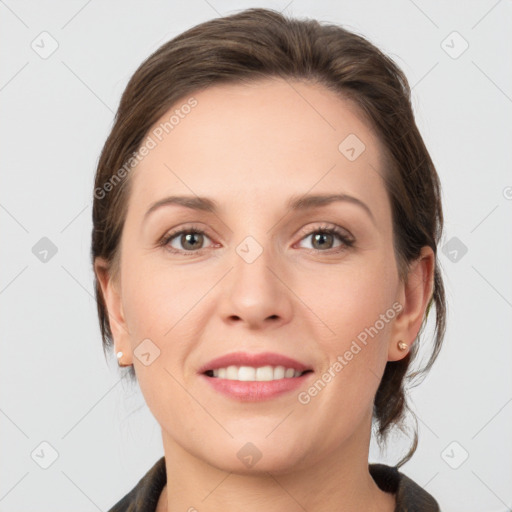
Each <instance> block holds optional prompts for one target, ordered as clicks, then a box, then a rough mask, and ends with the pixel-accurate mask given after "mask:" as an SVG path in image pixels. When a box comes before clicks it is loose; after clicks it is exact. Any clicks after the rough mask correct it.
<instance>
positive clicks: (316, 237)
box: [302, 226, 354, 252]
mask: <svg viewBox="0 0 512 512" xmlns="http://www.w3.org/2000/svg"><path fill="white" fill-rule="evenodd" d="M310 237H313V238H312V246H313V247H312V249H311V250H313V251H320V252H327V251H329V250H330V249H333V248H335V249H337V251H334V252H340V251H343V250H345V249H347V248H349V247H352V246H353V245H354V239H353V238H352V237H351V236H350V235H348V233H347V232H346V231H344V230H342V229H341V228H339V227H337V226H321V227H319V228H316V229H315V230H313V231H310V232H309V233H308V234H307V235H306V236H305V237H303V238H302V240H306V239H308V238H310ZM336 238H337V239H338V240H339V241H340V242H341V243H340V244H339V245H338V246H337V247H334V246H333V244H334V241H335V240H336Z"/></svg>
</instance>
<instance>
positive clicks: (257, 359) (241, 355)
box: [198, 352, 313, 373]
mask: <svg viewBox="0 0 512 512" xmlns="http://www.w3.org/2000/svg"><path fill="white" fill-rule="evenodd" d="M228 366H252V367H254V368H258V367H261V366H284V367H285V368H293V369H294V370H297V371H300V372H305V371H308V370H309V371H312V370H313V369H312V368H311V366H308V365H306V364H304V363H301V362H300V361H297V360H295V359H292V358H291V357H288V356H284V355H281V354H277V353H274V352H263V353H260V354H250V353H248V352H232V353H231V354H226V355H223V356H221V357H217V358H215V359H212V360H211V361H209V362H207V363H206V364H204V365H202V366H201V367H200V368H199V370H198V373H206V372H210V371H212V370H216V369H218V368H226V367H228Z"/></svg>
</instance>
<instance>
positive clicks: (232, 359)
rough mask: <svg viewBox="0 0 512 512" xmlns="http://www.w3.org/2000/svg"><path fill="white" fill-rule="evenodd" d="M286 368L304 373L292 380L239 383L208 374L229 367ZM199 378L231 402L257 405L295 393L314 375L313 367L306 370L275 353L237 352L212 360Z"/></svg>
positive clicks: (303, 365)
mask: <svg viewBox="0 0 512 512" xmlns="http://www.w3.org/2000/svg"><path fill="white" fill-rule="evenodd" d="M231 365H234V366H252V367H254V368H257V367H260V366H284V367H285V368H293V369H294V370H299V371H301V372H304V371H306V370H310V371H309V372H307V373H304V374H303V375H301V376H300V377H290V378H283V379H277V380H271V381H237V380H230V379H221V378H218V377H210V376H209V375H207V374H206V372H208V373H211V372H210V370H215V369H217V368H227V367H228V366H231ZM198 371H199V373H200V377H201V378H202V379H204V380H205V381H206V382H207V383H208V384H209V385H210V386H212V388H213V389H214V390H216V391H218V392H220V393H222V394H224V395H227V396H228V397H230V398H234V399H236V400H239V401H241V402H258V401H262V400H268V399H270V398H274V397H277V396H279V395H282V394H284V393H288V392H290V391H293V390H295V389H297V388H299V387H301V386H303V385H304V383H305V381H308V380H309V379H310V378H311V376H312V375H313V371H312V368H311V367H308V366H306V365H305V364H303V363H300V362H299V361H296V360H295V359H292V358H290V357H287V356H283V355H280V354H275V353H272V352H264V353H261V354H249V353H247V352H234V353H231V354H226V355H224V356H222V357H218V358H216V359H213V360H212V361H210V362H208V363H206V364H205V365H203V366H202V367H201V368H200V369H199V370H198Z"/></svg>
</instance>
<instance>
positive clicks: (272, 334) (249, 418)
mask: <svg viewBox="0 0 512 512" xmlns="http://www.w3.org/2000/svg"><path fill="white" fill-rule="evenodd" d="M192 96H193V98H195V100H196V101H197V104H195V106H194V107H193V108H184V109H181V107H182V105H185V104H187V100H189V98H184V99H183V101H182V102H180V103H179V104H176V105H175V106H174V107H173V108H172V109H171V110H170V111H169V112H168V113H167V114H166V115H165V116H163V117H162V119H161V120H160V121H159V122H158V123H156V124H155V125H154V127H153V128H152V130H150V132H149V133H148V135H149V136H150V137H151V138H152V139H153V142H154V143H156V145H155V144H153V143H150V144H148V147H150V146H154V145H155V147H153V148H152V149H150V150H149V151H148V152H147V154H146V155H145V156H144V157H143V159H142V161H141V162H140V163H139V164H138V166H137V168H136V169H135V170H134V171H132V175H131V176H130V179H131V180H132V183H131V186H132V187H131V191H130V197H129V202H128V211H127V216H126V221H125V224H124V230H123V235H122V241H121V246H120V250H121V263H120V282H119V286H118V288H114V287H112V286H111V284H112V283H109V284H108V286H107V288H108V289H107V288H105V292H106V295H107V304H108V307H109V314H110V315H111V317H113V320H111V325H112V329H113V333H114V339H115V342H116V350H122V351H123V353H124V361H125V362H132V363H133V364H134V367H135V371H136V374H137V379H138V382H139V384H140V388H141V390H142V393H143V395H144V397H145V399H146V402H147V404H148V406H149V408H150V410H151V412H152V413H153V415H154V416H155V418H156V419H157V421H158V422H159V424H160V425H161V427H162V434H163V439H164V446H165V447H166V448H167V449H176V450H178V449H184V450H186V451H187V452H188V453H189V454H192V455H193V456H196V457H198V458H199V459H202V460H204V461H207V462H208V463H210V464H212V465H214V466H216V467H220V468H222V469H224V470H229V471H237V472H243V471H248V468H249V467H250V465H251V463H248V461H249V458H250V457H251V456H252V458H253V459H252V460H253V461H256V464H255V468H256V469H261V470H270V469H272V470H274V471H278V470H281V471H286V470H288V469H291V468H295V469H297V468H300V467H306V466H307V465H311V464H314V463H315V462H317V461H320V460H325V459H326V458H328V457H331V456H335V454H336V452H337V451H340V450H342V449H346V448H347V447H348V446H356V445H358V446H360V447H364V446H366V447H367V446H368V443H369V426H370V421H371V415H372V407H373V399H374V396H375V393H376V390H377V388H378V385H379V382H380V379H381V377H382V374H383V371H384V368H385V365H386V362H387V361H388V360H391V359H399V358H400V357H403V355H401V354H400V355H399V354H398V353H397V349H395V347H396V343H397V341H398V340H399V339H400V338H399V337H397V334H402V335H403V334H404V330H405V329H406V328H405V327H404V326H402V327H401V328H402V329H403V330H402V331H400V332H399V330H398V326H399V325H401V324H400V322H399V321H397V320H396V319H397V316H398V313H399V311H400V309H401V308H402V306H403V302H404V300H405V298H406V297H405V295H404V288H403V285H402V284H401V283H400V282H399V279H398V273H397V268H396V261H395V258H394V251H393V238H392V220H391V209H390V202H389V200H388V197H387V194H386V189H385V185H384V181H383V175H384V173H385V170H384V168H383V165H382V153H381V150H382V148H381V146H380V143H379V141H378V139H377V138H376V136H375V134H374V133H373V131H372V130H371V129H370V128H369V127H368V126H367V125H366V124H365V122H364V121H363V120H362V119H361V117H360V116H359V115H358V113H357V111H356V110H355V108H354V107H353V106H351V105H350V104H349V103H348V102H346V101H345V100H342V99H340V98H338V97H337V96H336V95H335V94H334V93H333V92H331V91H329V90H327V89H325V88H324V87H322V86H320V85H317V84H310V83H308V84H306V83H302V82H297V81H290V82H289V83H287V82H286V81H284V80H266V81H262V82H254V83H252V84H251V85H221V86H215V87H212V88H210V89H206V90H203V91H200V92H198V93H196V94H194V95H192ZM189 104H192V103H189ZM176 109H178V110H179V112H180V115H178V118H179V121H178V122H176V119H177V118H174V121H173V125H172V128H169V127H170V126H171V125H169V124H167V128H166V129H163V128H162V125H160V123H165V122H168V121H169V118H170V116H171V115H172V114H173V113H174V112H175V111H176ZM184 112H188V113H186V114H185V113H184ZM166 131H167V132H168V133H166ZM147 141H149V139H147ZM334 194H336V195H340V197H342V199H341V200H333V201H323V202H322V201H317V200H315V201H313V200H311V201H310V200H308V198H309V197H310V196H311V197H313V196H314V197H317V196H318V197H320V196H332V195H334ZM176 196H179V197H187V198H189V200H190V203H189V206H190V207H187V206H185V205H184V204H183V203H181V204H180V203H179V202H171V201H170V200H167V199H168V198H170V197H176ZM343 197H345V199H343ZM206 201H208V203H207V204H208V205H212V204H214V205H215V210H213V209H212V208H206V207H201V208H194V207H192V206H193V205H199V206H200V205H203V206H204V205H205V203H206ZM326 229H335V230H338V232H339V234H337V233H336V232H326V231H325V230H326ZM182 230H185V231H186V230H188V231H191V232H192V233H189V234H188V236H187V234H186V233H185V234H176V233H178V232H180V231H182ZM169 235H172V236H171V237H170V236H169ZM115 290H119V295H117V292H116V291H115ZM416 327H419V324H416V325H415V326H412V328H413V329H415V328H416ZM410 328H411V326H409V329H410ZM408 332H409V331H408ZM409 334H411V336H412V337H411V339H404V338H403V337H402V338H401V339H404V341H406V342H408V343H409V342H411V341H412V339H414V336H415V333H409ZM234 352H244V353H246V354H249V355H252V354H261V353H273V354H278V355H282V356H286V357H288V358H292V359H293V360H295V361H298V362H300V363H302V364H303V365H304V367H306V368H308V369H309V370H310V372H309V373H306V374H304V375H303V376H302V377H289V378H286V377H284V378H283V376H282V373H280V371H281V372H282V370H279V369H277V370H275V366H281V365H279V364H277V363H279V361H277V363H276V362H274V363H272V361H271V360H270V363H272V364H270V366H271V373H268V369H267V370H260V373H259V374H260V375H263V376H264V377H263V378H270V379H274V378H275V379H277V380H274V381H266V382H263V383H254V382H252V383H247V381H243V382H238V383H236V382H235V380H236V379H243V378H247V379H249V380H253V379H254V378H255V377H254V375H251V373H250V371H249V373H247V370H246V369H242V370H241V371H240V372H239V373H237V370H236V368H235V369H234V370H233V368H232V369H230V370H228V371H227V374H223V373H222V370H221V374H220V376H217V377H212V376H207V375H206V374H203V373H202V370H203V369H204V368H205V365H206V367H208V363H209V362H210V361H212V360H213V359H216V358H218V357H220V356H224V355H226V354H232V353H234ZM228 363H229V362H228ZM228 363H225V364H224V363H221V364H220V367H226V366H255V367H260V366H268V364H266V363H269V361H265V360H263V361H257V362H256V363H257V364H254V365H251V364H248V363H247V362H246V364H245V365H244V364H235V365H233V364H228ZM231 363H233V362H231ZM242 363H243V361H242ZM290 365H291V363H289V364H284V365H282V366H285V367H289V366H290ZM210 366H211V365H210ZM214 366H215V365H214ZM217 367H219V365H217ZM274 371H275V373H273V372H274ZM233 372H234V373H233ZM210 375H211V374H210ZM244 375H248V376H246V377H244ZM265 376H266V377H265ZM288 379H293V383H291V381H290V380H288ZM214 380H215V384H219V383H221V384H223V385H224V387H223V388H222V389H223V390H220V387H221V386H214V385H212V384H213V382H212V381H214ZM221 381H222V382H221ZM283 383H284V384H285V386H284V387H280V386H282V385H283ZM315 383H316V387H315ZM226 390H227V391H226ZM258 393H259V394H258ZM248 443H252V444H248ZM361 449H364V448H361ZM345 453H346V452H345ZM247 456H249V458H247ZM259 457H261V459H259V460H258V458H259ZM253 464H254V462H253Z"/></svg>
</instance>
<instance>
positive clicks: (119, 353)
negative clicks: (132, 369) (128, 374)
mask: <svg viewBox="0 0 512 512" xmlns="http://www.w3.org/2000/svg"><path fill="white" fill-rule="evenodd" d="M116 355H117V362H118V363H119V366H122V367H124V366H131V364H122V363H121V358H122V357H123V353H122V352H121V351H119V352H118V353H117V354H116Z"/></svg>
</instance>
